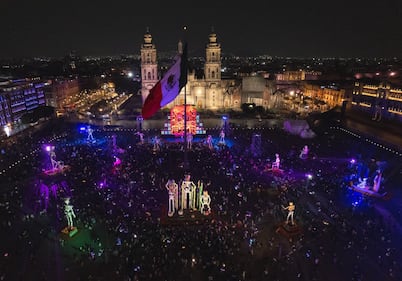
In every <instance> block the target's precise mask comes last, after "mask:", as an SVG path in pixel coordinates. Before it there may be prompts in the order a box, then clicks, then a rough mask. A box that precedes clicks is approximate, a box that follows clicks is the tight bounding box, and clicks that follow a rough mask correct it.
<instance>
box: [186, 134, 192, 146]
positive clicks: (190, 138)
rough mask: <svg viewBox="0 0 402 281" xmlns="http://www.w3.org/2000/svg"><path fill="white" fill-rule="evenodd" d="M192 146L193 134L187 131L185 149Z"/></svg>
mask: <svg viewBox="0 0 402 281" xmlns="http://www.w3.org/2000/svg"><path fill="white" fill-rule="evenodd" d="M192 147H193V134H191V133H187V149H191V148H192Z"/></svg>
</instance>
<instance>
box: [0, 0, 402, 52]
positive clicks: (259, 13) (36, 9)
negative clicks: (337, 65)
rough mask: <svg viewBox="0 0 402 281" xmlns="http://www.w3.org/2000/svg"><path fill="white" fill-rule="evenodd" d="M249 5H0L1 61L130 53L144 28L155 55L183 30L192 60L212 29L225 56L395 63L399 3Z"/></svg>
mask: <svg viewBox="0 0 402 281" xmlns="http://www.w3.org/2000/svg"><path fill="white" fill-rule="evenodd" d="M248 3H249V5H247V6H246V5H242V6H241V7H238V6H236V5H233V4H232V5H230V6H229V5H227V4H228V3H225V1H221V2H219V3H214V2H213V1H209V0H207V1H203V2H202V5H199V7H197V6H194V5H193V6H191V7H190V5H187V6H183V5H178V4H176V2H172V1H169V2H162V3H156V4H155V5H154V4H152V5H151V4H149V3H140V4H135V3H131V2H128V1H118V2H116V3H113V4H114V5H110V3H109V2H106V1H98V2H97V3H96V5H94V4H91V3H86V2H84V3H81V2H78V1H76V0H73V1H70V2H69V3H68V5H57V3H54V2H52V1H49V0H44V1H42V2H30V1H23V2H22V3H21V2H18V3H16V2H15V1H8V0H6V1H3V7H4V11H5V13H4V14H5V15H4V16H2V17H1V19H0V24H1V26H2V27H3V31H2V36H1V37H2V44H1V45H0V58H3V59H4V58H20V57H34V56H48V57H58V56H63V55H66V54H68V53H69V52H71V51H72V50H74V51H76V52H77V53H78V54H79V55H83V56H91V55H93V56H103V55H118V54H133V55H135V54H139V50H140V45H141V43H142V40H143V35H144V33H145V32H146V29H147V28H149V30H150V33H151V34H152V36H153V40H154V41H153V42H154V43H155V44H156V48H157V50H158V52H170V51H174V50H175V49H176V48H177V42H178V40H179V39H181V38H183V33H182V28H183V26H187V27H188V30H187V35H186V37H187V38H186V40H187V41H188V43H189V53H190V55H193V56H197V55H201V56H202V55H204V53H205V45H206V43H207V42H208V35H209V33H210V32H211V30H212V28H213V29H214V31H215V32H216V34H217V37H218V41H219V42H220V43H221V45H222V51H223V53H225V54H233V55H239V56H244V55H250V56H253V55H271V56H285V57H286V56H288V57H402V30H401V29H400V28H399V27H400V26H402V3H400V2H398V1H396V0H386V1H381V2H378V1H373V0H369V1H361V0H358V1H353V3H350V1H349V2H348V1H343V0H342V1H337V2H336V3H325V5H324V3H322V2H320V1H316V0H313V1H309V4H308V5H307V4H303V3H294V4H289V3H279V2H274V3H266V2H264V3H258V2H257V1H254V2H248ZM145 4H147V5H145ZM156 7H157V8H156Z"/></svg>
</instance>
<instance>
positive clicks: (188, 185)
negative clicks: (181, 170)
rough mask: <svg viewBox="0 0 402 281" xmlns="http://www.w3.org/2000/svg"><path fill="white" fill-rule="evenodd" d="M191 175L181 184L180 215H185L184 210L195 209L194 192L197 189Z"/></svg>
mask: <svg viewBox="0 0 402 281" xmlns="http://www.w3.org/2000/svg"><path fill="white" fill-rule="evenodd" d="M190 178H191V176H190V175H188V174H187V175H185V176H184V180H183V182H182V183H181V209H180V211H179V215H182V214H183V210H184V209H193V208H194V207H193V199H192V195H193V190H194V189H195V188H196V186H195V184H194V182H193V181H191V179H190Z"/></svg>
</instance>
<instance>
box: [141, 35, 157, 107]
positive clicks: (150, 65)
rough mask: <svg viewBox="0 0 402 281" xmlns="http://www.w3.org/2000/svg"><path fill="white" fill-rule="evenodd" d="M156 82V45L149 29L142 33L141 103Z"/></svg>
mask: <svg viewBox="0 0 402 281" xmlns="http://www.w3.org/2000/svg"><path fill="white" fill-rule="evenodd" d="M157 82H158V62H157V60H156V47H155V44H153V43H152V35H151V34H150V33H149V29H147V32H146V33H145V34H144V42H143V43H142V45H141V96H142V103H143V104H144V101H145V99H146V98H147V96H148V95H149V90H151V89H152V87H153V86H154V85H155V84H156V83H157Z"/></svg>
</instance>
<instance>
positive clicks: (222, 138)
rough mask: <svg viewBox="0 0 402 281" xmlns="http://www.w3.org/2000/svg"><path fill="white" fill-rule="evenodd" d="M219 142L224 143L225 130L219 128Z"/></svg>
mask: <svg viewBox="0 0 402 281" xmlns="http://www.w3.org/2000/svg"><path fill="white" fill-rule="evenodd" d="M219 143H220V144H225V131H223V130H221V132H220V133H219Z"/></svg>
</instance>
